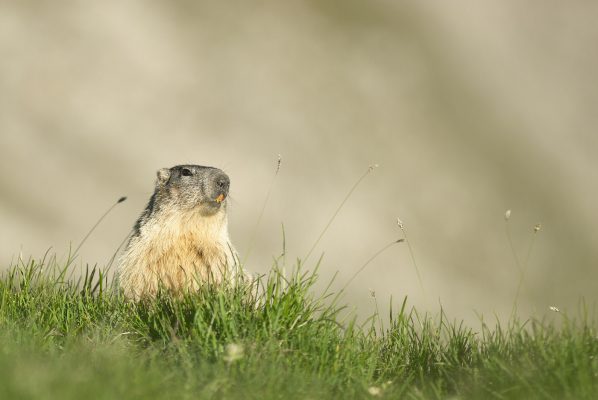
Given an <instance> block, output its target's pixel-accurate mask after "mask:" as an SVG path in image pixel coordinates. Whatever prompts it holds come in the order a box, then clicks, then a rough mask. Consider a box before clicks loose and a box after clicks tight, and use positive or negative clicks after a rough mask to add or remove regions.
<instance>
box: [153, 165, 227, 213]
mask: <svg viewBox="0 0 598 400" xmlns="http://www.w3.org/2000/svg"><path fill="white" fill-rule="evenodd" d="M229 187H230V179H229V178H228V175H226V174H225V173H224V172H222V171H221V170H219V169H218V168H213V167H203V166H201V165H177V166H175V167H172V168H162V169H161V170H159V171H158V180H157V181H156V194H157V195H158V196H159V197H160V200H161V201H163V202H164V201H167V202H168V203H169V204H170V205H171V206H174V207H177V208H178V209H180V210H184V211H190V210H194V209H197V210H198V211H199V212H200V213H201V214H203V215H213V214H216V213H217V212H218V211H219V210H221V209H226V198H227V196H228V189H229Z"/></svg>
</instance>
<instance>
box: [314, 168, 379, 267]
mask: <svg viewBox="0 0 598 400" xmlns="http://www.w3.org/2000/svg"><path fill="white" fill-rule="evenodd" d="M377 166H378V165H376V164H374V165H370V166H369V167H368V169H367V170H366V171H365V172H364V173H363V175H361V176H360V177H359V179H357V181H356V182H355V184H354V185H353V186H352V187H351V189H350V190H349V192H348V193H347V195H346V196H345V197H344V198H343V201H341V203H340V204H339V206H338V207H337V209H336V211H335V212H334V214H332V217H331V218H330V220H329V221H328V223H327V224H326V226H324V229H322V232H320V236H318V238H317V239H316V241H315V242H314V244H313V245H312V246H311V249H309V251H308V252H307V255H306V256H305V257H304V259H303V263H305V262H307V260H308V259H309V257H310V256H311V254H312V253H313V251H314V250H315V249H316V246H317V245H318V243H320V240H322V238H323V237H324V235H325V234H326V231H328V228H330V225H332V222H334V220H335V219H336V216H337V215H338V213H339V212H340V211H341V209H342V208H343V206H344V205H345V203H346V202H347V200H349V197H351V195H352V194H353V192H354V191H355V189H357V187H358V186H359V184H360V183H361V181H363V180H364V179H365V177H366V176H368V175H369V174H370V173H371V172H372V171H373V170H374V168H376V167H377Z"/></svg>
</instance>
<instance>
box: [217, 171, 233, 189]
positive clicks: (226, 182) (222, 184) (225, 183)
mask: <svg viewBox="0 0 598 400" xmlns="http://www.w3.org/2000/svg"><path fill="white" fill-rule="evenodd" d="M216 186H218V189H220V190H222V191H225V192H228V188H229V186H230V179H228V176H226V175H220V176H219V177H217V178H216Z"/></svg>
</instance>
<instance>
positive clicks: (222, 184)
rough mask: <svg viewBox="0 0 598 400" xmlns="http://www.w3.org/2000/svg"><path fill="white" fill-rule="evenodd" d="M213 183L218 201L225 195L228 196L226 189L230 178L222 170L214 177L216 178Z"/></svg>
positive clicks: (228, 186)
mask: <svg viewBox="0 0 598 400" xmlns="http://www.w3.org/2000/svg"><path fill="white" fill-rule="evenodd" d="M214 184H215V185H216V191H217V192H218V196H216V201H218V202H219V203H220V202H222V201H223V200H224V199H225V198H226V196H228V189H229V188H230V179H229V178H228V175H226V174H225V173H224V172H222V173H221V174H220V175H218V176H217V177H216V179H215V180H214ZM218 199H220V200H218Z"/></svg>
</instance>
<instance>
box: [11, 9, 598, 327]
mask: <svg viewBox="0 0 598 400" xmlns="http://www.w3.org/2000/svg"><path fill="white" fill-rule="evenodd" d="M597 20H598V3H596V2H590V1H579V2H557V1H530V2H520V1H514V0H513V1H501V2H499V1H475V2H474V1H452V2H441V1H436V2H420V1H401V2H397V1H363V2H358V1H352V0H349V1H330V0H328V1H286V2H279V1H253V2H252V1H232V2H205V1H191V0H188V1H182V0H179V1H154V2H142V1H124V2H123V1H115V0H109V1H102V2H84V1H68V2H50V1H18V2H16V1H2V2H0V146H1V149H2V153H1V157H0V166H1V168H0V171H1V172H0V243H1V251H0V263H1V265H2V266H3V268H5V267H7V266H8V265H9V264H10V263H11V260H12V262H14V260H15V259H16V258H17V257H18V256H19V253H22V254H23V256H24V257H29V256H33V257H41V256H42V255H43V253H44V252H45V251H46V250H47V249H48V248H49V247H50V246H52V247H53V249H54V251H56V252H57V253H58V255H59V256H61V257H64V256H65V255H66V253H67V250H68V245H69V243H70V242H73V243H75V244H76V243H78V242H79V241H80V239H81V238H82V237H83V236H84V235H85V233H86V232H87V230H88V229H89V228H90V227H91V226H92V225H93V224H94V223H95V221H96V220H97V218H98V217H99V216H100V215H101V214H102V212H103V211H104V210H105V209H106V208H107V207H109V206H110V204H112V203H113V202H114V201H115V200H116V199H117V198H118V197H120V196H122V195H127V196H128V197H129V200H128V201H127V202H125V203H123V204H121V205H120V206H119V207H118V208H117V209H115V210H114V212H113V213H112V214H110V215H109V217H108V218H107V219H106V221H105V222H104V223H103V224H102V225H101V226H100V227H99V228H98V230H97V231H96V232H95V233H94V234H93V236H92V237H91V238H90V240H89V241H88V242H87V243H86V244H85V246H84V247H83V248H82V251H81V259H80V261H79V265H80V266H83V265H84V263H90V264H92V265H93V264H95V263H97V264H99V265H104V264H105V263H106V262H107V260H108V259H109V258H110V256H111V255H112V253H113V252H114V250H115V249H116V248H117V246H118V245H119V243H120V242H121V241H122V240H123V238H124V237H125V236H126V234H127V233H128V231H129V230H130V228H131V227H132V225H133V223H134V221H135V219H136V218H137V216H138V214H139V213H140V212H141V210H142V209H143V207H144V206H145V203H146V201H147V200H148V198H149V196H150V194H151V192H152V190H153V182H154V178H155V171H156V170H157V169H158V168H161V167H168V166H172V165H175V164H180V163H197V164H204V165H213V166H218V167H220V168H223V169H224V170H226V171H227V172H228V173H229V175H230V177H231V179H232V198H233V199H234V200H233V203H232V205H231V211H230V231H231V235H232V238H233V241H234V242H235V243H236V246H237V247H238V250H239V251H240V252H241V254H242V256H243V255H244V254H246V253H247V251H248V246H249V244H250V243H251V241H252V237H253V232H254V231H256V228H255V227H256V221H257V218H258V215H259V212H260V209H261V207H262V205H263V203H264V199H265V197H266V194H267V192H268V187H269V185H270V182H271V181H272V177H273V175H274V171H275V168H276V160H277V155H278V154H281V155H282V157H283V165H282V169H281V171H280V174H279V176H278V178H277V180H276V183H275V185H274V187H273V190H272V196H271V199H270V202H269V204H268V206H267V208H266V211H265V214H264V218H263V220H262V222H261V224H260V225H259V226H258V228H257V231H256V232H257V234H256V235H255V240H254V245H253V247H252V249H251V253H250V256H249V258H248V268H249V269H250V270H251V271H254V272H261V273H264V272H266V271H268V269H269V268H271V266H272V257H275V256H277V255H278V254H280V252H281V246H282V234H281V223H284V226H285V230H286V244H287V260H288V261H289V263H291V262H292V261H293V260H294V259H295V258H297V257H304V256H305V254H306V253H307V251H308V250H309V248H310V247H311V245H312V244H313V243H314V241H315V239H316V238H317V237H318V235H319V234H320V232H321V231H322V229H323V227H324V225H325V224H326V222H327V220H328V219H329V218H330V217H331V216H332V214H333V213H334V211H335V209H336V207H337V206H338V204H339V203H340V202H341V200H342V198H343V197H344V196H345V194H346V193H347V191H348V190H349V189H350V187H351V186H352V185H353V184H354V183H355V181H356V180H357V179H358V178H359V176H361V175H362V174H363V172H364V171H365V170H366V169H367V167H368V165H370V164H373V163H377V164H379V168H377V169H376V170H375V171H374V172H373V173H372V174H370V175H368V177H367V178H366V179H365V180H364V181H363V182H362V184H361V185H360V186H359V187H358V189H357V190H356V192H355V193H354V195H353V196H352V197H351V198H350V199H349V201H348V202H347V204H346V206H345V207H344V208H343V209H342V211H341V212H340V214H339V215H338V217H337V218H336V220H335V221H334V223H333V225H332V226H331V228H330V230H329V231H328V232H327V234H326V236H325V237H324V238H323V240H322V241H321V243H320V244H319V246H318V247H317V249H316V252H315V253H314V256H312V257H311V259H310V264H311V265H313V262H315V261H316V260H317V256H318V255H319V254H321V253H325V257H324V261H323V264H322V268H321V270H320V274H321V275H322V282H321V286H322V287H323V286H324V285H325V283H326V282H327V281H328V280H329V279H330V278H331V277H332V275H333V274H334V272H335V271H338V272H339V275H338V277H337V279H336V281H335V284H334V285H333V288H335V289H339V288H340V287H342V286H343V285H344V283H345V282H347V281H348V280H349V278H350V277H351V275H352V274H353V273H354V272H355V271H357V270H358V269H359V268H360V266H361V265H362V264H363V263H364V262H366V260H367V259H368V258H370V257H371V256H372V255H373V254H374V253H375V252H376V251H377V250H379V249H380V248H381V247H383V246H384V245H385V244H387V243H388V242H390V241H392V240H393V239H397V238H400V237H401V236H402V233H401V231H400V230H399V228H398V227H397V225H396V218H397V217H398V216H400V217H401V219H402V220H403V221H404V224H405V227H406V229H407V232H408V233H409V239H410V241H411V244H412V247H413V251H414V255H415V258H416V260H417V264H418V266H419V268H420V272H421V275H422V278H423V283H424V287H425V293H424V292H422V290H421V289H420V288H419V285H418V283H417V275H416V273H415V270H414V267H413V263H412V261H411V257H410V254H409V251H408V248H407V246H406V245H405V244H404V243H403V244H397V245H396V246H394V247H392V248H390V249H389V250H387V251H386V252H385V253H383V254H382V255H380V256H379V257H377V258H376V259H375V260H374V261H373V262H371V263H370V264H369V265H368V266H367V268H366V269H365V271H364V272H363V273H362V274H360V275H359V276H358V278H357V279H356V280H355V281H354V282H352V284H351V285H350V286H349V287H348V295H347V297H346V299H345V300H346V301H347V302H348V303H349V304H350V305H351V306H354V307H356V308H357V310H358V312H359V313H362V314H367V313H370V312H371V311H372V310H373V307H374V305H373V299H372V298H371V297H370V291H374V292H375V295H376V298H377V299H378V302H379V307H380V309H381V311H382V312H386V310H387V309H388V303H389V298H390V296H392V297H393V299H394V300H395V304H396V303H397V302H399V301H400V300H402V298H403V297H404V296H409V299H410V300H409V301H410V303H411V304H413V305H416V306H418V307H420V308H422V309H424V308H425V309H428V310H433V311H434V310H438V304H439V303H441V304H442V305H443V307H444V308H445V310H446V311H447V312H448V313H449V314H450V315H452V316H455V317H457V318H465V319H467V320H472V321H474V320H476V318H477V317H476V312H481V313H484V314H486V315H487V316H488V317H489V318H490V319H492V318H493V317H492V315H491V314H492V313H497V314H498V315H499V316H500V315H506V314H508V312H509V311H510V309H511V306H512V302H513V299H514V297H515V292H516V287H517V283H518V281H519V275H518V271H517V267H516V265H515V262H514V257H513V254H512V252H511V250H510V249H509V244H508V240H507V237H506V234H505V221H504V218H503V215H504V212H505V210H507V209H512V216H511V221H510V224H511V225H510V226H511V230H512V238H513V243H514V247H515V248H516V251H517V252H518V254H519V257H520V258H524V257H525V253H526V251H527V248H528V246H529V242H530V240H531V237H532V235H533V234H532V230H533V226H534V225H535V224H536V223H538V222H541V223H542V229H541V231H540V232H538V234H537V237H536V242H535V245H534V248H533V252H532V254H531V257H530V261H529V265H528V273H527V277H526V280H525V285H524V287H523V290H522V293H521V306H520V309H521V310H522V311H523V313H524V314H525V313H529V312H535V313H537V314H540V315H542V314H544V313H545V312H547V309H548V307H549V306H557V307H559V308H560V309H562V310H569V311H570V312H575V310H576V308H577V306H578V304H579V301H580V299H581V298H582V297H584V298H585V299H586V301H587V302H588V303H589V304H590V305H592V304H594V302H595V301H596V299H597V298H598V294H597V293H598V290H597V287H598V269H597V261H598V250H597V249H596V247H595V244H596V241H597V233H596V232H597V229H596V226H597V225H598V215H597V213H596V204H597V203H598V180H597V176H596V175H597V173H596V171H597V168H598V157H597V155H598V135H597V132H596V126H597V122H598V78H597V71H598V47H597V45H598V24H597V23H596V21H597ZM488 314H490V315H488Z"/></svg>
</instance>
